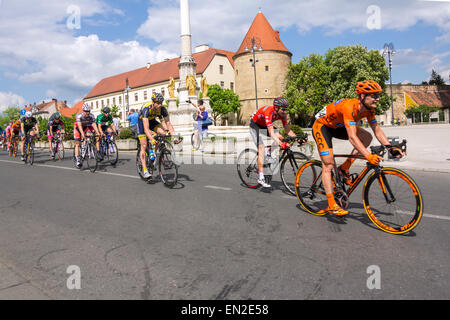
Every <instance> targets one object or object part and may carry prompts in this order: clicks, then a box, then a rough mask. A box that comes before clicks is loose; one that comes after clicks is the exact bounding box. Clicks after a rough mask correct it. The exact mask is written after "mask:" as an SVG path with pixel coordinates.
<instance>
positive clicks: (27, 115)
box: [25, 111, 33, 118]
mask: <svg viewBox="0 0 450 320" xmlns="http://www.w3.org/2000/svg"><path fill="white" fill-rule="evenodd" d="M32 115H33V114H32V113H31V111H27V112H25V118H31V116H32Z"/></svg>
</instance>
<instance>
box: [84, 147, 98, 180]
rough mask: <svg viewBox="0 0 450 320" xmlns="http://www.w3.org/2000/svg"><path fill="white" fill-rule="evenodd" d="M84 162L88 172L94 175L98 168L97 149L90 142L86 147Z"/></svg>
mask: <svg viewBox="0 0 450 320" xmlns="http://www.w3.org/2000/svg"><path fill="white" fill-rule="evenodd" d="M84 160H86V164H87V166H88V168H89V170H90V171H91V172H92V173H94V172H95V171H96V170H97V167H98V153H97V147H96V146H95V144H93V143H92V142H90V143H88V144H87V145H86V154H85V157H84Z"/></svg>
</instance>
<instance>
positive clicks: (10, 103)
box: [0, 92, 26, 112]
mask: <svg viewBox="0 0 450 320" xmlns="http://www.w3.org/2000/svg"><path fill="white" fill-rule="evenodd" d="M25 103H26V100H25V98H24V97H21V96H19V95H18V94H15V93H12V92H0V112H2V111H4V110H6V109H8V108H9V107H18V106H23V105H25Z"/></svg>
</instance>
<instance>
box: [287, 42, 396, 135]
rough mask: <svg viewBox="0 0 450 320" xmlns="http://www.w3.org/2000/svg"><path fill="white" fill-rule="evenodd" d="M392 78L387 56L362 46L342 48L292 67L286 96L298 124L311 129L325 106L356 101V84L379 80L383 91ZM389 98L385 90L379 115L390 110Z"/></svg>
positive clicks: (290, 111)
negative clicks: (332, 103)
mask: <svg viewBox="0 0 450 320" xmlns="http://www.w3.org/2000/svg"><path fill="white" fill-rule="evenodd" d="M388 79H389V72H388V69H387V67H386V65H385V60H384V57H383V56H382V55H381V54H380V52H379V51H377V50H370V51H369V50H368V49H367V48H365V47H362V46H361V45H358V46H341V47H337V48H334V49H330V50H328V52H327V53H326V54H325V55H324V56H321V55H319V54H311V55H309V56H308V57H305V58H303V59H301V60H300V62H299V63H298V64H291V66H290V68H289V72H288V74H287V85H286V97H287V99H288V100H289V102H290V105H291V108H290V109H289V113H290V114H291V118H293V119H292V120H293V122H294V123H298V124H300V125H302V126H310V125H312V123H313V121H314V115H315V113H317V112H318V111H320V110H321V109H322V108H323V107H324V106H325V105H327V104H329V103H331V102H333V101H336V100H339V99H343V98H356V97H357V95H356V92H355V87H356V82H358V81H362V80H375V81H377V82H378V83H379V84H380V85H381V87H382V88H383V90H384V89H385V87H386V86H385V82H386V81H387V80H388ZM389 106H390V104H389V96H388V95H387V94H386V93H385V92H384V91H383V94H382V96H381V98H380V102H379V103H378V106H377V109H376V113H377V114H381V113H383V112H384V111H385V110H387V109H389Z"/></svg>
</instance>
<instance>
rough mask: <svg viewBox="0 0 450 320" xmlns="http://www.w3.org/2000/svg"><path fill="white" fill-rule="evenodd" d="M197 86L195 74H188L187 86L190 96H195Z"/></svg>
mask: <svg viewBox="0 0 450 320" xmlns="http://www.w3.org/2000/svg"><path fill="white" fill-rule="evenodd" d="M196 87H197V83H196V82H195V76H194V75H193V74H190V75H187V76H186V88H187V89H188V91H189V96H191V97H193V96H195V89H196Z"/></svg>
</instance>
